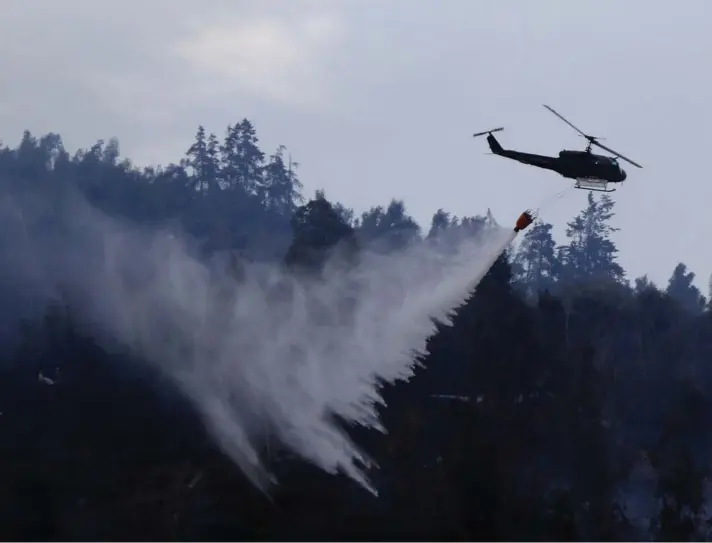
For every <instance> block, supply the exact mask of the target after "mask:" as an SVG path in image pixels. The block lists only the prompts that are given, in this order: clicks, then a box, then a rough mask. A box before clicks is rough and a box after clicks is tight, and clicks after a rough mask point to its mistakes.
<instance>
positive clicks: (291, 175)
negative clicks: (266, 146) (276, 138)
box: [263, 145, 303, 215]
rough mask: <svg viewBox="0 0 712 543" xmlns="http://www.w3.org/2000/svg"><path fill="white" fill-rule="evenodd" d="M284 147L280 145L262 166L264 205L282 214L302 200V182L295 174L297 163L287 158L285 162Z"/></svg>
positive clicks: (288, 212)
mask: <svg viewBox="0 0 712 543" xmlns="http://www.w3.org/2000/svg"><path fill="white" fill-rule="evenodd" d="M285 151H286V147H284V146H283V145H280V146H279V147H278V148H277V150H276V151H275V153H274V154H272V155H271V156H270V157H269V160H268V161H267V164H266V165H265V167H264V202H263V203H264V205H265V207H268V208H272V209H274V210H276V211H277V212H279V213H282V214H284V215H291V214H292V212H293V211H294V209H295V206H296V204H297V202H301V201H302V200H303V198H302V195H301V189H302V183H301V182H300V181H299V178H298V177H297V174H296V168H297V166H298V164H297V163H296V162H292V161H291V159H289V163H288V164H285V160H284V153H285Z"/></svg>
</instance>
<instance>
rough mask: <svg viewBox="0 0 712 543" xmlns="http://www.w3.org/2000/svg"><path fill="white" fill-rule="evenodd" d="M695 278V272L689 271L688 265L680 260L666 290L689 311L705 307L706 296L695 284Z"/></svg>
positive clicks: (697, 310)
mask: <svg viewBox="0 0 712 543" xmlns="http://www.w3.org/2000/svg"><path fill="white" fill-rule="evenodd" d="M694 280H695V274H694V272H691V271H687V266H686V265H685V264H683V263H682V262H680V263H679V264H678V265H677V266H675V269H674V270H673V272H672V275H671V276H670V279H669V281H668V286H667V289H665V292H666V293H667V295H668V296H670V297H671V298H673V299H674V300H677V301H678V302H679V303H680V305H682V306H683V307H684V308H685V309H687V310H688V311H692V312H695V313H697V312H700V311H702V310H703V309H704V307H705V297H704V296H703V295H702V293H701V292H700V289H699V288H697V287H696V286H695V285H694V284H693V281H694Z"/></svg>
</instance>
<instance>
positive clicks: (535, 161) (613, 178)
mask: <svg viewBox="0 0 712 543" xmlns="http://www.w3.org/2000/svg"><path fill="white" fill-rule="evenodd" d="M487 143H489V146H490V150H491V151H492V153H493V154H495V155H499V156H502V157H505V158H509V159H511V160H516V161H517V162H521V163H523V164H528V165H530V166H536V167H537V168H544V169H546V170H552V171H554V172H556V173H558V174H559V175H561V176H563V177H566V178H569V179H579V180H581V179H590V180H599V181H602V182H607V183H622V182H623V181H625V179H626V177H627V174H626V172H625V171H624V170H623V169H622V168H621V167H620V164H618V161H617V160H616V159H615V158H613V157H609V156H605V155H597V154H594V153H591V152H590V151H570V150H566V149H565V150H563V151H561V152H560V153H559V156H558V157H556V156H546V155H537V154H533V153H523V152H520V151H513V150H510V149H504V148H503V147H502V146H501V145H500V143H499V142H498V141H497V139H496V138H495V137H494V136H493V135H492V134H489V135H488V136H487Z"/></svg>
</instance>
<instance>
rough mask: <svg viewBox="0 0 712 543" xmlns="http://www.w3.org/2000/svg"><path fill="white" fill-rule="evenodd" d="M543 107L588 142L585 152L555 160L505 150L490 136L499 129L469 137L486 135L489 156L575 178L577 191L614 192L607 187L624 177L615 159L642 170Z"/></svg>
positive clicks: (569, 152) (561, 154) (569, 153)
mask: <svg viewBox="0 0 712 543" xmlns="http://www.w3.org/2000/svg"><path fill="white" fill-rule="evenodd" d="M544 107H545V108H546V109H548V110H549V111H551V112H552V113H553V114H554V115H556V116H557V117H558V118H559V119H561V120H562V121H564V122H565V123H566V124H568V125H569V126H570V127H571V128H573V129H574V130H576V132H578V133H579V134H580V135H581V136H583V137H584V138H586V139H587V140H588V145H587V146H586V150H585V151H572V150H567V149H564V150H563V151H560V152H559V156H558V157H555V156H545V155H535V154H532V153H522V152H520V151H513V150H510V149H505V148H503V147H502V146H501V145H500V143H499V142H498V141H497V139H496V138H495V137H494V135H493V132H500V131H502V130H504V128H503V127H500V128H494V129H492V130H485V131H484V132H477V133H476V134H473V135H472V137H474V138H476V137H479V136H484V135H485V134H486V135H487V143H489V147H490V149H491V151H492V154H495V155H499V156H503V157H505V158H510V159H512V160H516V161H518V162H522V163H523V164H528V165H530V166H536V167H537V168H544V169H546V170H552V171H555V172H556V173H558V174H559V175H561V176H563V177H566V178H569V179H575V180H576V184H575V185H574V188H577V189H585V190H594V191H599V192H614V191H615V190H616V189H614V188H610V189H609V188H608V184H609V183H622V182H623V181H625V179H626V177H627V174H626V172H625V170H623V168H621V166H620V164H619V163H618V159H619V158H620V159H622V160H625V161H626V162H628V163H629V164H632V165H633V166H636V167H637V168H642V166H641V165H640V164H638V163H637V162H634V161H632V160H631V159H629V158H626V157H624V156H623V155H622V154H620V153H618V152H617V151H614V150H613V149H611V148H610V147H606V146H605V145H603V144H602V143H599V141H598V140H599V139H602V138H597V137H595V136H589V135H588V134H585V133H584V132H582V131H581V130H580V129H579V128H577V127H576V126H574V125H573V124H572V123H571V122H570V121H569V120H568V119H566V118H565V117H564V116H563V115H561V114H560V113H558V112H557V111H555V110H554V109H553V108H551V107H549V106H547V105H546V104H544ZM593 145H595V146H597V147H600V148H601V149H604V150H606V151H608V152H609V153H613V154H614V155H615V156H613V157H610V156H607V155H598V154H595V153H592V152H591V149H592V146H593Z"/></svg>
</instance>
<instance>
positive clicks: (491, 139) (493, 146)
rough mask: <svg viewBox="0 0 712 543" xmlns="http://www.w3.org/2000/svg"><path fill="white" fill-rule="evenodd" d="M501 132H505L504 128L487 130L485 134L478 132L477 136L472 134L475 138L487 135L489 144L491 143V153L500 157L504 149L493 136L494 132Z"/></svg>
mask: <svg viewBox="0 0 712 543" xmlns="http://www.w3.org/2000/svg"><path fill="white" fill-rule="evenodd" d="M501 130H504V128H502V127H500V128H494V129H492V130H485V131H484V132H477V133H476V134H472V137H473V138H477V137H479V136H484V135H485V134H487V143H489V146H490V149H491V151H492V152H493V153H494V154H495V155H499V154H501V153H502V152H503V151H504V148H503V147H502V146H501V145H500V144H499V142H498V141H497V139H496V138H495V137H494V136H493V135H492V132H500V131H501Z"/></svg>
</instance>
